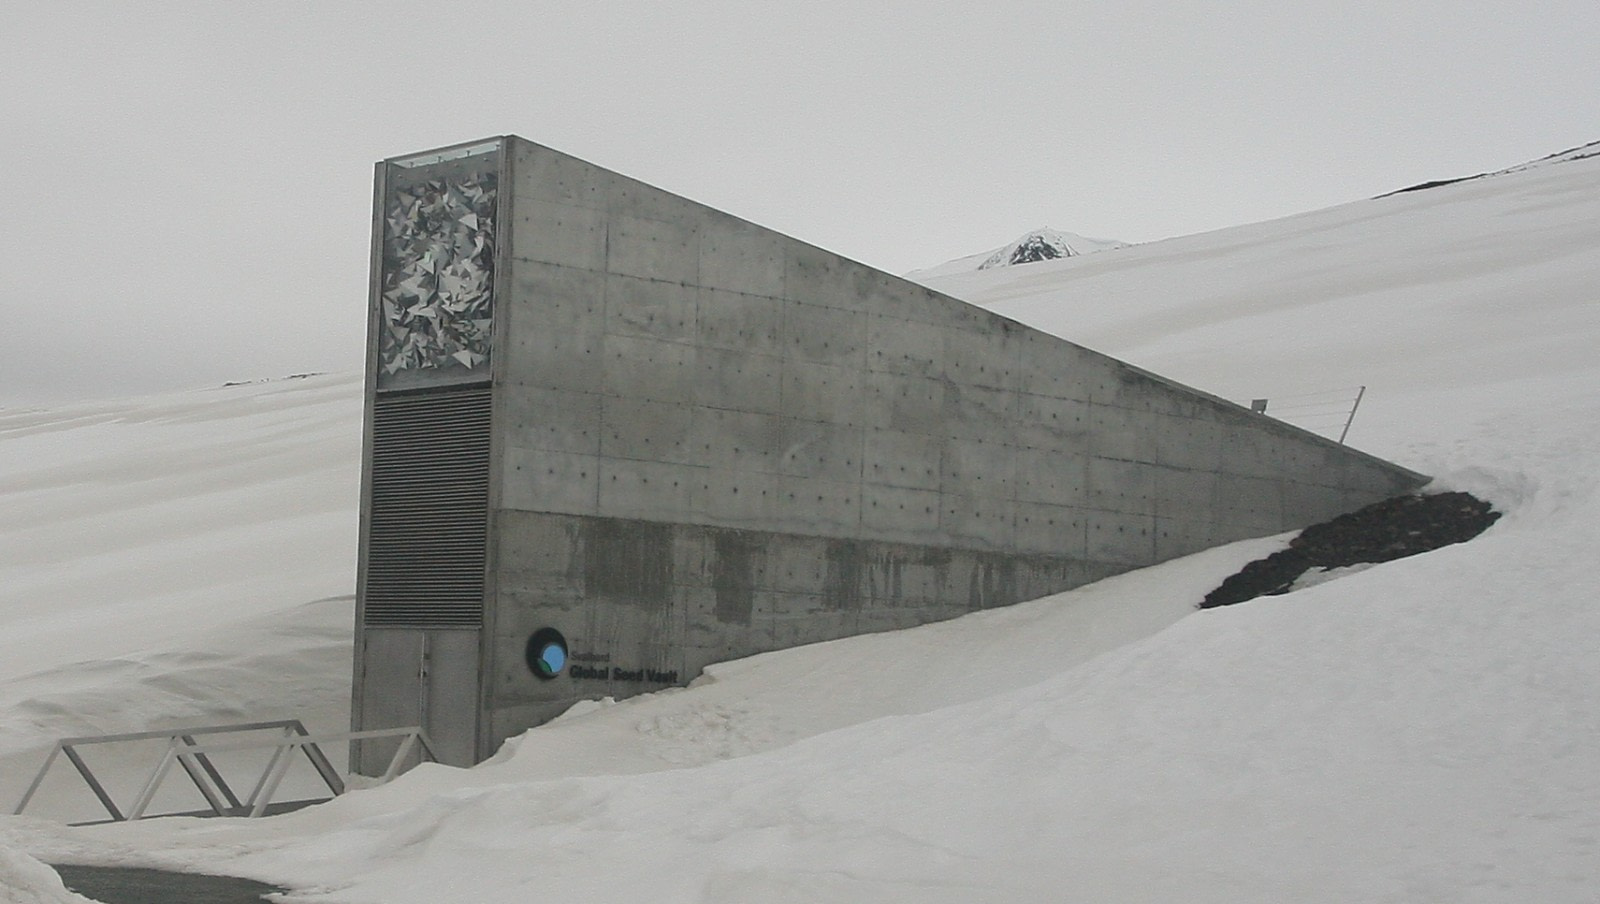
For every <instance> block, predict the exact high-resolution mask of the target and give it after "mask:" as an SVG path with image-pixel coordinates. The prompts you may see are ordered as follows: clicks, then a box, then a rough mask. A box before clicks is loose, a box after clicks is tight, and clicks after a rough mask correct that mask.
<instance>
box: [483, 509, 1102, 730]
mask: <svg viewBox="0 0 1600 904" xmlns="http://www.w3.org/2000/svg"><path fill="white" fill-rule="evenodd" d="M496 535H497V537H498V543H499V555H500V559H501V561H502V562H504V563H507V564H506V566H505V567H503V568H502V569H501V572H500V585H499V599H498V603H499V606H498V613H499V614H498V618H497V620H496V630H495V636H494V638H493V644H494V649H493V652H492V656H493V659H494V661H495V662H496V663H497V666H498V667H497V668H496V669H495V671H494V673H493V675H492V676H491V677H490V685H491V688H490V694H489V697H490V701H491V702H490V713H489V724H490V726H491V734H492V735H493V736H494V737H495V738H496V739H503V738H505V737H509V736H510V735H513V734H516V733H517V732H520V731H522V730H523V729H525V728H526V727H527V726H528V725H530V724H535V723H537V722H540V721H543V720H545V719H548V718H550V717H551V716H553V715H555V714H557V713H559V712H560V711H561V710H562V709H565V708H566V707H567V706H569V705H571V703H572V700H573V697H574V696H575V695H579V696H595V697H598V696H612V697H626V696H629V695H631V694H635V693H639V692H641V691H646V690H655V689H658V688H661V687H667V686H671V685H675V684H682V683H685V682H687V681H688V680H690V679H692V678H693V677H694V676H695V675H697V674H699V673H700V670H701V669H702V668H704V667H705V666H707V665H709V664H711V663H714V662H722V661H726V660H729V659H737V658H740V657H743V656H749V655H751V654H754V653H760V652H764V651H767V650H775V649H780V648H783V647H791V646H796V645H799V644H805V643H816V642H818V641H823V640H831V639H834V638H838V637H847V636H850V635H853V634H864V633H869V632H874V631H887V630H893V629H896V628H907V627H912V626H914V625H920V624H925V623H927V622H931V621H938V620H941V619H946V618H953V617H955V616H958V615H962V614H965V613H967V612H973V611H976V610H979V609H985V608H992V607H995V606H1005V605H1010V604H1012V603H1016V602H1021V601H1023V600H1028V599H1034V598H1037V597H1040V596H1044V595H1047V594H1049V593H1053V592H1056V591H1059V590H1062V589H1065V588H1069V587H1076V586H1079V585H1081V584H1085V583H1088V582H1090V581H1094V580H1098V579H1099V578H1102V577H1106V576H1108V575H1111V574H1115V573H1116V572H1118V571H1120V570H1122V569H1121V567H1120V566H1117V565H1113V564H1108V563H1103V562H1100V563H1097V562H1091V561H1088V560H1085V559H1081V558H1071V557H1066V556H1049V555H1042V554H1040V555H1007V554H1003V553H995V552H990V551H984V550H973V549H958V548H950V547H943V546H926V545H913V544H905V543H892V542H884V541H877V540H846V539H838V538H831V537H814V536H803V535H798V534H782V533H775V532H771V531H750V530H734V529H728V528H719V527H708V526H704V525H692V524H681V523H679V524H671V523H663V522H657V521H633V520H623V519H615V518H594V517H583V516H575V515H549V514H539V513H532V512H505V513H502V514H501V517H500V521H499V522H498V524H497V525H496ZM513 562H514V563H515V565H512V564H510V563H513ZM550 625H559V626H561V629H562V630H563V632H564V633H565V634H566V637H567V639H568V641H569V643H570V654H571V664H570V665H569V666H568V670H567V676H566V677H564V678H562V679H558V680H556V681H545V680H541V679H539V678H537V677H535V676H534V674H533V673H532V671H531V670H530V669H529V668H528V667H527V665H526V663H525V661H524V659H523V657H524V653H525V645H526V644H527V641H528V638H529V637H530V636H531V635H532V634H533V633H534V632H535V631H537V630H539V629H540V628H543V627H546V626H550Z"/></svg>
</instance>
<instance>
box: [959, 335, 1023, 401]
mask: <svg viewBox="0 0 1600 904" xmlns="http://www.w3.org/2000/svg"><path fill="white" fill-rule="evenodd" d="M1000 323H1001V326H1002V329H999V330H996V331H993V332H990V331H986V330H970V329H945V330H943V333H944V354H943V361H944V377H945V379H947V380H952V381H954V382H956V383H962V384H965V385H969V386H987V387H989V388H991V389H1005V390H1010V391H1013V392H1014V391H1016V390H1017V388H1018V385H1019V382H1018V379H1017V349H1016V347H1015V346H1014V344H1013V342H1012V336H1013V335H1014V334H1015V332H1016V330H1017V329H1018V328H1017V327H1015V325H1014V324H1011V323H1010V322H1009V321H1001V322H1000Z"/></svg>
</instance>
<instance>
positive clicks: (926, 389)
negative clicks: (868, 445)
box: [861, 372, 946, 437]
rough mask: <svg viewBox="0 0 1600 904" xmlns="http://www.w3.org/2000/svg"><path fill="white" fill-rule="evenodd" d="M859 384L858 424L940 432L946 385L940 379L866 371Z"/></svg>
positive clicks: (903, 431)
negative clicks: (860, 387) (860, 393)
mask: <svg viewBox="0 0 1600 904" xmlns="http://www.w3.org/2000/svg"><path fill="white" fill-rule="evenodd" d="M862 386H863V388H864V393H863V395H862V398H861V423H864V424H866V425H867V426H871V427H884V428H888V429H891V430H895V431H898V432H901V433H918V434H923V435H925V436H930V437H942V436H943V435H944V433H945V429H944V428H945V419H946V410H945V388H946V384H945V382H944V381H943V380H938V379H934V378H931V377H919V376H916V375H912V374H895V373H881V372H869V373H867V374H865V375H864V378H863V381H862Z"/></svg>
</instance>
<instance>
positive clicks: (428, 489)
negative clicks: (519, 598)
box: [362, 387, 489, 628]
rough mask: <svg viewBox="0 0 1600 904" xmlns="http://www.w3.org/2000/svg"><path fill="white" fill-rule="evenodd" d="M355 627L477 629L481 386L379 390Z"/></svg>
mask: <svg viewBox="0 0 1600 904" xmlns="http://www.w3.org/2000/svg"><path fill="white" fill-rule="evenodd" d="M372 422H373V423H372V475H371V477H372V484H371V485H372V503H371V506H372V507H371V510H370V512H369V514H368V522H367V549H366V554H367V558H366V562H367V567H366V587H365V594H364V601H363V602H364V605H363V608H362V612H363V616H362V619H363V623H364V624H367V625H392V626H404V627H418V628H440V627H451V628H454V627H461V628H475V627H478V626H479V625H480V624H481V623H482V621H483V594H484V578H483V572H484V561H485V560H484V556H485V549H486V545H487V534H488V519H489V390H488V388H487V387H469V388H453V389H447V390H439V391H434V392H426V393H405V394H396V393H380V394H378V396H377V397H376V399H375V400H374V402H373V415H372Z"/></svg>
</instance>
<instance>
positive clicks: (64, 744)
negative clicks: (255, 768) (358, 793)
mask: <svg viewBox="0 0 1600 904" xmlns="http://www.w3.org/2000/svg"><path fill="white" fill-rule="evenodd" d="M274 729H276V730H278V731H279V732H281V734H279V736H278V737H275V738H268V739H258V740H250V741H233V742H229V743H220V744H219V743H207V744H201V743H199V742H198V741H197V740H195V739H196V738H197V737H200V736H202V735H226V734H241V733H244V732H255V731H271V730H274ZM372 738H401V739H402V740H401V742H400V744H399V746H398V747H397V748H396V749H395V753H394V756H393V757H392V758H391V759H390V760H389V766H388V768H387V769H386V770H384V773H383V776H382V778H380V779H379V780H378V784H382V783H384V782H387V781H389V780H390V779H393V778H394V777H395V776H396V775H399V774H400V767H401V764H402V763H404V762H405V760H406V758H407V757H409V756H410V755H411V753H412V751H413V750H420V752H421V755H422V756H423V757H425V758H426V759H428V760H430V761H434V762H437V760H436V759H435V757H434V755H433V750H432V749H431V748H430V747H429V745H428V738H427V736H426V735H424V734H423V733H422V729H420V728H416V727H412V728H380V729H374V730H370V731H347V732H340V733H337V734H323V735H312V734H311V733H309V732H307V731H306V728H305V726H304V725H302V724H301V723H300V720H299V719H282V720H279V721H274V722H249V723H245V724H240V725H207V726H201V727H197V728H174V729H170V730H165V731H135V732H128V733H125V734H112V735H96V736H93V737H82V738H63V739H61V740H59V741H57V742H56V745H55V747H54V748H52V749H51V751H50V755H49V756H48V757H46V758H45V761H44V765H43V766H41V767H40V768H39V773H38V774H37V775H35V776H34V777H33V783H32V784H30V785H29V786H28V790H27V791H26V792H25V793H24V794H23V795H22V800H21V801H20V802H19V803H18V804H17V808H16V809H15V810H14V811H12V812H13V813H15V814H17V815H21V813H22V811H23V810H24V809H26V808H27V806H28V803H29V802H30V801H32V800H33V796H34V794H35V793H36V792H37V791H38V790H39V786H40V785H42V784H43V783H44V778H45V774H46V773H48V772H49V771H50V767H51V766H52V765H54V764H55V761H56V759H57V758H58V757H60V756H65V757H66V758H67V760H68V762H70V763H72V765H73V767H74V768H76V769H77V771H78V774H79V775H81V776H82V777H83V780H84V782H85V783H86V784H88V786H89V790H90V791H93V792H94V796H95V797H96V798H98V799H99V801H100V804H101V806H103V807H105V809H106V812H107V813H108V814H110V816H111V819H112V821H114V822H122V821H128V820H135V819H143V818H145V817H146V816H147V815H150V814H148V813H147V812H146V811H148V810H149V808H150V804H151V803H152V802H153V801H154V800H155V796H156V792H157V791H159V790H160V789H161V784H162V783H163V782H164V781H166V778H167V776H168V775H169V774H170V773H171V772H172V767H173V765H174V764H177V765H179V766H181V767H182V768H183V771H184V772H185V773H187V774H188V776H189V780H190V781H192V782H194V786H195V788H196V789H198V790H199V791H200V795H201V796H202V797H204V798H205V799H206V803H207V805H209V806H210V808H211V811H212V814H214V815H216V816H250V817H257V816H262V815H264V814H265V813H266V812H267V810H268V808H269V807H271V806H272V805H273V803H274V802H273V799H272V798H273V795H275V794H277V792H278V786H279V785H280V784H281V783H282V782H283V777H284V776H285V775H286V774H287V773H288V771H289V765H290V763H291V762H293V760H294V752H295V751H296V750H299V751H301V752H302V753H304V754H305V756H306V759H308V760H310V762H311V766H312V768H314V769H316V771H317V774H318V775H319V776H321V778H322V781H323V783H324V784H326V785H327V786H328V790H329V791H330V792H332V794H331V795H330V796H329V797H325V798H312V799H307V800H296V801H281V802H278V807H279V808H280V809H283V808H287V807H291V806H297V805H298V806H305V805H307V804H314V803H322V802H324V801H327V800H332V799H333V798H334V797H337V796H339V795H340V794H343V793H344V790H345V786H344V780H343V779H342V778H340V777H339V773H338V771H337V770H336V769H334V768H333V764H332V763H330V762H329V761H328V757H327V756H326V755H325V754H324V753H323V752H322V747H321V745H322V744H328V743H335V742H348V741H361V740H368V739H372ZM153 740H166V742H167V747H166V751H165V752H164V753H163V754H162V757H161V760H160V762H158V763H157V764H156V766H155V768H154V769H153V770H152V771H151V773H150V776H149V778H147V779H146V780H145V782H144V784H143V786H142V788H141V790H140V791H139V795H138V797H137V798H136V799H135V800H134V803H133V806H132V807H130V808H129V809H128V811H127V813H126V814H124V813H123V811H122V810H121V809H120V808H118V807H117V804H116V802H115V801H114V800H112V799H111V795H110V794H109V793H108V792H107V791H106V789H105V786H104V785H103V784H101V782H100V780H99V779H98V778H96V777H95V774H94V771H93V770H92V769H90V768H89V764H88V763H86V762H84V759H83V756H82V755H81V754H80V753H79V752H78V748H80V747H85V746H89V745H94V744H115V743H121V742H128V741H153ZM266 748H272V756H271V758H270V759H268V761H267V765H266V768H265V769H263V770H262V772H261V775H260V777H259V778H257V779H256V782H255V787H254V788H253V789H252V790H251V791H250V794H249V795H248V796H247V797H246V798H245V799H244V800H242V801H241V800H240V799H239V797H238V795H237V794H235V793H234V791H233V788H232V787H231V786H230V785H229V784H228V782H227V780H226V779H224V778H223V777H222V772H221V771H220V770H219V769H218V768H217V765H216V762H215V760H213V759H212V757H211V755H212V754H216V753H227V752H233V751H242V750H262V749H266ZM155 815H165V816H171V815H177V814H171V813H166V814H155Z"/></svg>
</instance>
